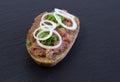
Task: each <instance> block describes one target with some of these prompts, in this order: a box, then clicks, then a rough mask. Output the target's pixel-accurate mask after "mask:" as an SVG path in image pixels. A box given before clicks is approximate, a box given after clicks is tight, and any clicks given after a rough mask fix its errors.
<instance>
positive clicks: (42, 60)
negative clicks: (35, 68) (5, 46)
mask: <svg viewBox="0 0 120 82" xmlns="http://www.w3.org/2000/svg"><path fill="white" fill-rule="evenodd" d="M41 14H43V13H41ZM35 19H36V18H35ZM75 20H76V23H77V31H76V34H75V36H74V39H73V41H72V42H71V44H70V45H69V47H68V48H67V49H65V50H64V51H63V52H62V53H59V54H57V55H55V57H53V58H46V57H38V56H34V54H32V53H31V52H30V51H29V46H27V45H26V48H27V51H28V53H29V54H30V56H31V58H32V59H33V60H34V61H35V62H36V63H37V64H39V65H41V66H46V67H53V66H55V65H56V64H57V63H58V62H60V61H61V60H62V59H63V58H65V56H66V55H67V54H68V52H69V51H70V49H71V48H72V46H73V44H74V42H75V40H76V39H77V36H78V34H79V30H80V20H79V18H78V17H75ZM31 28H32V27H31ZM27 39H28V37H27ZM27 39H26V40H27Z"/></svg>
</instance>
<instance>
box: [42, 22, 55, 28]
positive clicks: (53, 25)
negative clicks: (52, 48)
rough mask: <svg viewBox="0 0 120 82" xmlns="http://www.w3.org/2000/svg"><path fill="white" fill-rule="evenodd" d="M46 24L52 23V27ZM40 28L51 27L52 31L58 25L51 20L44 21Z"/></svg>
mask: <svg viewBox="0 0 120 82" xmlns="http://www.w3.org/2000/svg"><path fill="white" fill-rule="evenodd" d="M46 23H50V24H51V25H48V24H46ZM40 26H49V27H51V28H50V29H55V28H56V27H57V24H56V23H55V22H52V21H50V20H42V21H41V22H40Z"/></svg>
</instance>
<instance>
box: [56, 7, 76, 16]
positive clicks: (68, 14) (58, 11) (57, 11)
mask: <svg viewBox="0 0 120 82" xmlns="http://www.w3.org/2000/svg"><path fill="white" fill-rule="evenodd" d="M54 10H55V12H56V13H58V14H60V15H62V16H63V15H64V16H65V17H72V18H75V16H74V15H72V14H70V13H68V12H66V11H64V10H60V9H58V8H55V9H54Z"/></svg>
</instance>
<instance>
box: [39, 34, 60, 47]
mask: <svg viewBox="0 0 120 82" xmlns="http://www.w3.org/2000/svg"><path fill="white" fill-rule="evenodd" d="M57 40H58V36H55V35H53V36H51V37H50V38H49V39H47V40H44V41H42V42H41V43H42V44H44V45H52V44H53V43H54V42H55V41H57Z"/></svg>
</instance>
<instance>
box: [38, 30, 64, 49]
mask: <svg viewBox="0 0 120 82" xmlns="http://www.w3.org/2000/svg"><path fill="white" fill-rule="evenodd" d="M53 33H55V34H56V35H57V36H58V38H59V43H58V44H57V45H55V46H47V45H44V44H42V43H41V42H40V40H37V43H38V45H39V46H41V47H42V48H45V49H55V48H58V47H60V45H61V44H62V38H61V36H60V34H59V33H58V32H57V31H56V30H53Z"/></svg>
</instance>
